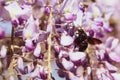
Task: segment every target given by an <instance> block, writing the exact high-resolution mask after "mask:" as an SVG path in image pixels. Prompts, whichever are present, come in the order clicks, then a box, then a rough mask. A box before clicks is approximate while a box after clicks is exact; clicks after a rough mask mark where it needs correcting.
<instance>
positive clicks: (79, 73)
mask: <svg viewBox="0 0 120 80" xmlns="http://www.w3.org/2000/svg"><path fill="white" fill-rule="evenodd" d="M83 73H84V68H83V67H82V66H79V67H78V68H77V70H76V75H77V76H82V75H83Z"/></svg>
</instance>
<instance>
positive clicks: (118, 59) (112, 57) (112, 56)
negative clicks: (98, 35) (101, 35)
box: [109, 52, 120, 62]
mask: <svg viewBox="0 0 120 80" xmlns="http://www.w3.org/2000/svg"><path fill="white" fill-rule="evenodd" d="M109 57H110V58H111V59H112V60H113V61H116V62H120V56H118V55H117V54H116V53H115V52H110V53H109Z"/></svg>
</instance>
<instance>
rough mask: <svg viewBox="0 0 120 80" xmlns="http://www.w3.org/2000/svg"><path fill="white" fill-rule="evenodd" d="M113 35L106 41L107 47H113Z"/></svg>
mask: <svg viewBox="0 0 120 80" xmlns="http://www.w3.org/2000/svg"><path fill="white" fill-rule="evenodd" d="M113 39H114V38H113V37H109V38H108V39H107V40H106V41H105V45H106V47H111V45H112V44H111V43H112V41H113Z"/></svg>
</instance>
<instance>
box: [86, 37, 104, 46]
mask: <svg viewBox="0 0 120 80" xmlns="http://www.w3.org/2000/svg"><path fill="white" fill-rule="evenodd" d="M87 40H88V43H89V44H92V45H95V44H101V43H102V41H101V40H99V39H97V38H93V37H90V36H88V39H87Z"/></svg>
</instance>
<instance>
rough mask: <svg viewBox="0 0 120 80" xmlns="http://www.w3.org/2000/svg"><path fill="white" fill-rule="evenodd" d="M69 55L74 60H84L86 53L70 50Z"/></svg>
mask: <svg viewBox="0 0 120 80" xmlns="http://www.w3.org/2000/svg"><path fill="white" fill-rule="evenodd" d="M69 57H70V59H71V60H72V61H78V60H82V61H83V60H84V59H85V57H86V54H85V53H84V52H70V53H69Z"/></svg>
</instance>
